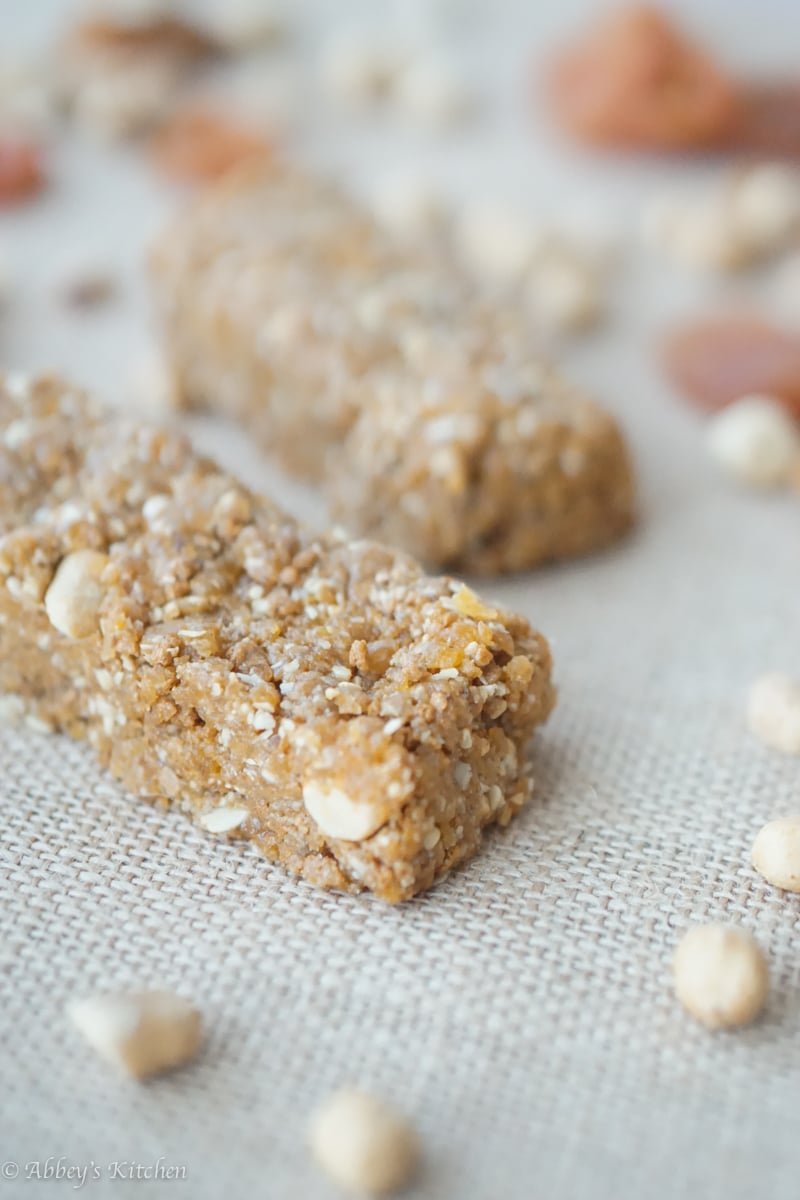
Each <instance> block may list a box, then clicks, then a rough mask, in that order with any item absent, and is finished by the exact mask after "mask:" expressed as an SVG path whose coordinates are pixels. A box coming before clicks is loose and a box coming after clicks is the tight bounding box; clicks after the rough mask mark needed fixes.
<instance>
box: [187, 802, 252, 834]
mask: <svg viewBox="0 0 800 1200" xmlns="http://www.w3.org/2000/svg"><path fill="white" fill-rule="evenodd" d="M249 816H250V810H249V809H247V808H235V807H234V808H214V809H212V811H211V812H209V813H203V814H202V816H200V817H198V821H199V823H200V824H201V825H202V826H203V829H207V830H208V832H209V833H230V831H231V830H232V829H238V828H239V826H240V825H242V824H243V823H244V822H245V821H246V820H247V818H248V817H249Z"/></svg>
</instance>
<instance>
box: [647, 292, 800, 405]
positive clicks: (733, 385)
mask: <svg viewBox="0 0 800 1200" xmlns="http://www.w3.org/2000/svg"><path fill="white" fill-rule="evenodd" d="M663 362H664V367H665V370H666V372H667V374H668V376H669V378H670V379H671V380H672V382H673V383H674V384H675V386H676V387H677V388H678V389H679V390H680V391H681V392H683V393H684V395H686V396H687V397H688V398H689V399H691V400H693V401H694V402H695V403H696V404H698V405H699V406H700V407H701V408H705V409H709V410H711V411H714V410H716V409H719V408H724V407H725V405H726V404H731V403H732V402H733V401H734V400H738V399H739V398H740V397H742V396H747V395H753V394H758V395H767V396H773V397H774V398H775V399H776V400H780V401H781V402H782V403H783V404H784V405H785V406H786V408H787V409H788V410H789V412H791V413H793V414H794V415H795V416H797V417H798V418H800V338H795V337H792V336H791V335H790V334H788V333H786V332H785V331H784V330H782V329H779V328H777V327H776V326H774V325H770V324H769V323H768V322H767V321H764V320H762V319H761V318H759V317H756V316H750V315H737V316H729V317H713V318H709V319H707V320H703V321H695V322H692V323H691V324H687V325H684V326H682V327H680V328H678V329H676V330H675V331H674V332H673V333H671V334H670V335H669V336H668V337H667V338H666V339H665V342H664V346H663Z"/></svg>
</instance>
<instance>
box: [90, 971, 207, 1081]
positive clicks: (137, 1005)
mask: <svg viewBox="0 0 800 1200" xmlns="http://www.w3.org/2000/svg"><path fill="white" fill-rule="evenodd" d="M67 1013H68V1016H69V1018H70V1020H71V1021H72V1023H73V1025H75V1026H76V1028H77V1029H79V1030H80V1032H81V1033H82V1034H83V1036H84V1037H85V1039H86V1041H87V1042H88V1043H89V1045H90V1046H91V1047H92V1048H93V1049H94V1050H96V1051H97V1052H98V1054H100V1055H101V1056H102V1057H103V1058H104V1059H106V1061H108V1062H110V1063H112V1064H113V1065H114V1066H117V1067H120V1068H121V1069H122V1070H123V1071H126V1072H127V1073H128V1074H129V1075H132V1076H133V1077H134V1079H147V1078H149V1077H150V1076H151V1075H158V1074H161V1072H163V1071H170V1070H172V1069H173V1068H175V1067H180V1066H182V1065H183V1064H184V1063H187V1062H189V1060H190V1059H192V1058H194V1056H195V1055H196V1053H197V1051H198V1048H199V1046H200V1041H201V1036H202V1031H201V1022H200V1013H199V1012H198V1011H197V1009H196V1008H195V1007H194V1005H193V1004H191V1003H190V1002H189V1001H188V1000H185V999H184V998H183V997H182V996H176V995H175V994H174V993H172V992H163V991H152V992H109V993H100V994H98V995H95V996H89V997H88V998H87V999H85V1000H77V1001H73V1002H72V1003H71V1004H70V1005H69V1006H68V1009H67Z"/></svg>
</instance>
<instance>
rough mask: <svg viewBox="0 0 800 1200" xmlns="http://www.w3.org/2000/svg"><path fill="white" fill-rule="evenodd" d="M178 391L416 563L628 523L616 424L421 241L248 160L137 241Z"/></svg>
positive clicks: (304, 181) (515, 563) (547, 550)
mask: <svg viewBox="0 0 800 1200" xmlns="http://www.w3.org/2000/svg"><path fill="white" fill-rule="evenodd" d="M153 270H154V276H155V280H156V288H157V292H158V296H159V300H160V305H161V309H162V312H163V320H164V326H165V329H166V336H167V343H168V348H169V353H170V355H171V359H172V363H173V366H174V369H175V373H176V378H177V384H178V392H179V395H180V397H181V400H182V402H183V403H185V404H187V405H198V406H206V407H212V408H214V409H218V410H221V411H223V412H225V413H227V414H230V415H231V416H233V417H235V418H237V419H241V420H243V421H244V422H246V423H247V425H248V427H250V428H252V429H253V431H254V433H255V434H256V435H257V436H258V437H259V438H260V439H261V441H262V442H263V444H264V445H265V446H266V447H267V448H268V449H269V450H270V452H272V453H275V454H277V455H278V456H279V457H280V459H281V461H282V462H283V464H284V465H285V466H286V467H287V468H288V469H290V470H292V471H294V472H296V473H298V474H300V475H302V476H306V477H309V478H312V479H314V480H317V481H319V482H320V483H321V485H322V487H323V489H324V492H325V495H326V497H327V498H328V500H329V503H330V507H331V510H332V512H333V514H334V516H335V517H336V518H337V519H339V520H341V521H342V522H343V523H344V524H345V525H346V526H347V527H348V528H349V529H352V530H354V531H356V532H358V533H359V534H362V535H365V536H369V537H375V538H377V539H379V540H381V541H385V542H387V543H389V544H391V545H396V546H400V547H402V548H404V549H407V550H409V551H410V552H412V553H414V554H416V555H418V556H419V557H420V558H421V559H423V560H424V561H426V562H429V563H434V564H438V565H440V566H444V567H446V568H448V569H457V570H468V571H473V572H480V573H496V572H502V571H514V570H519V569H523V568H527V567H530V566H532V565H534V564H536V563H541V562H543V561H546V560H548V559H555V558H563V557H566V556H569V555H575V554H580V553H583V552H585V551H589V550H593V549H595V548H597V547H600V546H603V545H604V544H606V543H608V542H611V541H612V540H613V539H615V538H617V537H619V536H620V535H621V534H622V533H623V532H624V531H625V530H626V529H627V528H628V527H629V526H630V524H631V522H632V519H633V496H632V492H633V487H632V480H631V470H630V465H629V461H628V455H627V450H626V446H625V442H624V439H623V437H622V434H621V433H620V431H619V429H618V427H617V425H616V423H615V421H614V420H613V419H612V418H611V417H610V416H609V415H608V414H607V413H606V412H604V411H603V410H602V409H601V408H599V407H598V406H597V405H596V404H593V403H592V402H591V401H589V400H587V399H586V398H585V397H584V396H583V395H581V394H579V393H578V392H577V391H576V390H574V389H573V388H572V387H571V386H570V385H569V384H568V383H567V382H565V381H564V379H562V377H561V376H560V375H559V374H558V373H557V372H556V371H555V370H554V369H553V368H552V367H550V366H548V365H546V364H544V363H542V362H540V361H539V360H538V359H536V358H535V357H532V355H531V349H530V344H531V335H530V330H529V328H528V324H527V321H526V320H525V319H524V318H523V317H522V316H521V314H520V312H519V311H518V307H517V306H515V305H513V304H511V303H507V304H497V305H495V306H487V305H486V304H485V303H482V302H481V301H480V300H479V299H478V298H477V297H476V295H475V290H474V285H473V284H472V282H471V281H470V280H469V279H468V278H467V277H466V276H465V275H464V274H463V272H462V271H460V270H459V269H458V268H457V267H456V265H455V263H453V262H452V261H450V259H449V258H448V255H447V253H446V252H445V251H444V250H442V249H440V248H437V247H435V246H433V245H429V246H423V247H418V248H410V247H408V246H406V245H405V244H402V243H401V242H396V241H394V240H393V239H392V238H391V237H389V236H388V235H387V234H385V233H384V232H383V231H382V230H380V229H379V228H378V227H377V226H376V225H375V223H374V222H373V221H372V220H370V219H369V218H368V217H366V216H365V215H364V214H363V213H362V212H361V211H360V210H359V209H358V208H357V207H356V206H355V205H354V204H353V203H352V202H351V201H349V200H348V199H346V198H345V197H344V196H343V195H342V194H341V193H340V192H339V191H337V189H336V188H334V187H333V186H329V185H327V184H323V183H320V182H319V181H316V180H313V179H310V178H307V177H306V176H304V175H303V174H301V173H298V172H296V171H294V170H290V169H287V168H285V167H277V166H274V165H273V166H266V167H265V166H263V165H254V164H248V165H247V166H245V167H244V168H242V169H241V170H239V171H237V172H234V173H233V174H232V175H231V176H229V177H227V178H226V179H225V180H223V181H222V182H221V183H220V184H218V185H217V186H216V187H215V188H213V189H211V190H210V191H209V192H207V193H206V195H205V196H204V197H203V198H201V199H199V200H198V201H196V203H195V206H194V207H193V208H192V209H190V211H189V212H188V213H187V214H185V215H183V216H182V217H181V219H180V221H179V222H178V223H177V224H176V225H175V227H174V228H172V229H170V230H169V231H168V232H167V234H166V236H165V237H164V238H163V239H162V241H161V242H160V244H159V245H158V246H157V247H156V250H155V252H154V255H153Z"/></svg>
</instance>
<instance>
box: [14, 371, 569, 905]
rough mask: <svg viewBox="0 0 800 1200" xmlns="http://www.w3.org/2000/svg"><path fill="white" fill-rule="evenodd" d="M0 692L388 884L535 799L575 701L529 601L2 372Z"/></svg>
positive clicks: (163, 785)
mask: <svg viewBox="0 0 800 1200" xmlns="http://www.w3.org/2000/svg"><path fill="white" fill-rule="evenodd" d="M0 690H2V691H3V692H6V693H11V694H12V695H13V696H16V697H18V698H19V699H18V700H17V701H16V702H17V703H18V704H19V705H20V707H21V708H22V707H24V709H25V711H26V712H27V713H28V715H29V716H30V717H31V718H33V719H34V720H36V721H37V723H41V722H46V723H47V724H48V725H49V726H52V727H53V728H55V729H59V730H64V731H66V732H68V733H70V734H72V735H73V736H75V737H84V738H87V739H88V741H89V742H90V743H91V745H92V746H93V748H94V749H95V751H96V752H97V754H98V756H99V758H100V761H101V763H102V764H103V765H105V766H107V767H108V768H109V769H110V771H111V772H112V773H113V774H114V775H115V776H116V777H117V778H118V779H120V780H122V781H123V782H124V784H125V785H126V786H127V787H128V788H129V789H130V790H131V791H132V792H134V793H136V794H137V795H139V796H142V797H144V798H147V799H149V800H154V801H161V802H166V803H171V804H174V805H176V806H177V807H179V808H181V809H182V810H184V811H185V812H186V813H188V814H189V815H190V816H191V817H192V818H193V819H194V820H195V821H197V822H198V823H199V824H200V825H201V826H203V827H205V828H206V829H207V830H210V831H212V832H216V833H218V834H223V835H227V836H228V837H232V838H242V839H247V840H249V841H250V842H252V843H253V845H254V846H255V847H256V848H257V849H258V850H259V851H260V852H261V853H262V854H264V855H266V857H267V858H270V859H273V860H275V861H278V862H280V863H282V864H283V865H284V866H286V867H288V868H289V869H290V870H292V871H294V872H296V873H297V874H299V875H302V876H303V877H304V878H305V879H307V880H309V881H310V882H311V883H314V884H317V885H319V886H322V887H327V888H342V889H346V890H348V891H361V890H365V889H366V890H369V891H372V892H374V893H376V894H377V895H379V896H381V897H383V898H384V899H386V900H389V901H398V900H402V899H404V898H406V897H409V896H411V895H413V894H414V893H416V892H418V891H420V890H421V889H423V888H425V887H428V886H429V885H430V884H432V883H433V882H434V881H435V880H437V879H438V878H440V877H441V876H442V875H443V874H445V873H446V872H447V871H448V870H449V869H450V868H451V867H453V866H454V865H455V864H457V863H459V862H461V861H463V860H464V859H466V858H468V857H470V856H471V855H472V854H473V853H474V852H475V851H476V849H477V848H478V845H479V843H480V840H481V834H482V830H483V829H484V828H485V827H486V826H487V825H490V824H492V823H493V822H498V823H499V824H501V825H504V824H506V823H507V822H508V821H509V819H510V818H511V816H512V815H513V814H514V813H515V812H516V811H517V810H518V809H519V808H520V807H521V806H522V804H523V803H524V802H525V800H526V798H527V796H528V794H529V790H530V779H529V768H528V766H527V764H526V757H525V749H526V745H527V742H528V740H529V737H530V735H531V733H532V731H533V729H534V727H535V726H537V725H538V724H539V723H541V722H542V721H543V720H544V719H545V718H546V717H547V715H548V713H549V711H550V709H551V707H552V705H553V701H554V693H553V690H552V687H551V683H550V654H549V650H548V647H547V643H546V642H545V641H544V639H543V638H542V637H541V636H540V635H539V634H537V633H534V632H533V631H532V630H531V628H530V626H529V625H528V623H527V621H525V620H524V619H523V618H522V617H518V616H514V615H511V614H507V613H503V612H500V611H498V610H496V609H494V608H491V607H489V606H488V605H486V604H484V603H483V601H481V600H480V599H479V598H478V597H477V596H476V595H475V594H474V593H473V592H471V591H470V590H469V589H468V588H466V587H465V586H464V585H462V584H460V583H458V582H456V581H454V580H452V579H447V578H440V579H433V578H429V577H427V576H426V575H424V574H423V573H422V571H421V570H420V568H419V567H418V566H417V564H416V563H415V562H414V561H413V560H412V559H410V558H408V557H407V556H406V555H404V554H403V553H397V552H394V551H390V550H388V549H385V548H383V547H381V546H377V545H375V544H372V543H370V542H365V541H346V540H344V538H343V536H339V535H335V534H330V535H323V536H315V535H313V534H312V533H310V532H309V531H308V530H307V529H305V528H304V527H302V526H300V525H298V524H297V523H296V522H295V521H294V520H293V519H291V518H290V517H288V516H286V515H285V514H284V513H283V512H281V510H280V509H279V508H277V507H276V506H275V505H274V504H273V503H271V502H270V501H269V500H267V499H265V498H264V497H262V496H258V495H254V494H252V493H251V492H250V491H248V490H247V489H246V488H245V487H243V486H242V485H241V484H240V483H239V482H237V481H236V479H234V478H233V477H231V476H230V475H228V474H226V473H225V472H223V471H222V470H220V469H219V468H218V467H216V466H215V465H214V464H213V463H212V462H210V461H209V460H207V459H205V458H201V457H199V456H198V455H197V454H196V453H195V452H194V451H193V450H192V448H191V446H190V444H189V443H188V442H187V440H186V439H185V438H184V437H183V436H181V435H179V434H177V433H175V432H172V431H167V430H164V429H160V428H153V427H148V426H143V425H135V424H129V423H126V422H123V421H122V419H121V418H109V417H108V416H107V415H105V414H104V413H103V412H102V411H100V410H99V409H98V408H97V407H96V406H94V405H93V404H92V402H91V401H89V400H88V399H87V398H86V397H85V396H83V395H81V394H80V393H78V392H76V391H74V390H72V389H71V388H69V387H68V386H67V385H66V384H63V383H61V382H59V381H58V380H56V379H41V380H38V381H35V382H32V383H29V384H26V383H24V382H23V381H20V380H18V379H9V380H7V381H6V382H5V383H4V384H3V385H2V386H0ZM7 707H8V706H7Z"/></svg>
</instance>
